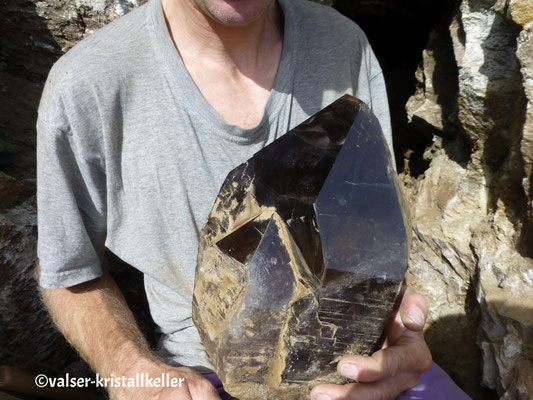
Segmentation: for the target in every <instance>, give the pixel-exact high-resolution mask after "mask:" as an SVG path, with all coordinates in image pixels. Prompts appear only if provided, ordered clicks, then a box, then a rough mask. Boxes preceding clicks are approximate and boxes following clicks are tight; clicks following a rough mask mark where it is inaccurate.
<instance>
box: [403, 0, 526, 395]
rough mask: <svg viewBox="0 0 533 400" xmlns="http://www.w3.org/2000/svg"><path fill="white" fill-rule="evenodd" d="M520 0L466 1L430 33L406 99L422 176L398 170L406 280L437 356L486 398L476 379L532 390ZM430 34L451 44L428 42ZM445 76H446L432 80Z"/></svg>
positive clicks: (512, 391)
mask: <svg viewBox="0 0 533 400" xmlns="http://www.w3.org/2000/svg"><path fill="white" fill-rule="evenodd" d="M525 3H528V2H527V1H526V2H520V1H514V2H513V1H511V2H497V1H488V0H463V1H462V2H461V3H460V9H459V11H458V12H457V13H456V14H455V16H454V18H453V20H452V21H451V23H446V22H445V23H444V25H443V26H442V27H440V28H437V29H436V30H435V31H434V33H433V36H432V38H433V39H432V40H430V41H429V43H428V45H427V49H426V51H425V52H424V61H423V64H422V65H421V68H420V69H419V71H418V73H417V74H418V76H419V85H418V90H417V92H416V93H415V95H414V96H413V97H412V98H411V99H410V101H409V102H408V104H407V111H408V114H409V116H410V119H411V124H410V128H411V129H412V130H413V132H421V131H423V133H424V134H426V135H427V134H431V135H432V136H431V137H432V140H431V143H430V144H429V146H428V147H427V148H426V149H425V150H424V153H423V157H424V158H425V160H426V161H427V162H428V168H427V169H426V170H425V171H424V174H423V176H418V177H415V176H411V175H410V174H409V170H408V168H405V169H404V175H403V176H402V181H403V183H404V185H405V191H406V194H407V196H408V198H409V200H410V201H409V203H410V204H411V212H412V216H413V226H414V230H415V239H414V243H413V244H414V246H413V248H412V252H411V260H410V268H409V272H408V282H409V283H410V284H411V285H413V286H415V287H416V288H418V289H419V291H421V292H422V293H423V294H425V295H426V297H427V298H428V299H429V302H430V305H431V306H430V327H429V329H428V331H427V332H426V338H427V340H428V342H429V344H430V347H431V348H432V352H433V355H434V358H435V360H436V361H437V362H439V363H440V364H441V365H443V366H444V368H445V369H446V370H448V371H449V372H450V373H451V375H452V377H453V378H454V379H455V380H456V381H457V382H458V383H459V384H460V385H461V386H462V387H464V388H465V389H466V390H467V391H468V392H469V394H470V395H471V396H472V397H473V398H475V399H488V398H493V395H491V393H490V392H489V391H483V389H482V388H480V387H479V385H478V384H477V382H479V381H481V383H482V384H483V385H484V386H485V387H488V388H491V389H494V390H496V391H497V392H498V395H499V397H500V398H502V399H527V398H530V394H531V393H533V392H532V387H533V381H532V379H533V378H532V377H533V364H532V363H531V361H530V360H531V358H532V355H533V352H532V350H533V348H532V347H531V339H530V338H531V337H532V336H531V329H532V324H531V315H533V311H532V309H531V308H532V307H531V304H533V280H531V277H530V276H531V274H532V271H533V260H532V259H531V255H532V249H533V245H532V244H533V242H532V236H531V229H532V222H533V220H532V218H531V216H532V213H531V210H532V203H531V201H532V191H531V179H532V174H531V169H532V167H531V166H532V154H533V152H532V150H533V149H532V147H531V143H532V135H533V129H532V128H533V125H532V123H531V99H532V98H533V91H532V84H531V81H532V74H531V71H532V68H533V51H532V49H533V45H532V44H531V39H530V38H531V26H530V25H526V26H525V27H524V28H522V27H521V26H520V25H522V24H523V23H524V22H525V20H524V19H523V18H526V17H527V13H526V14H525V13H523V12H518V11H519V10H524V8H523V7H524V5H525ZM529 3H530V2H529ZM521 7H522V8H521ZM529 7H531V6H529ZM526 8H527V6H526ZM519 17H520V18H519ZM447 26H449V31H447V30H446V29H445V27H447ZM521 30H522V32H520V31H521ZM435 38H436V43H437V44H439V45H443V44H445V43H447V42H449V40H450V38H451V40H452V44H450V45H449V46H447V47H446V48H445V49H444V50H445V51H444V52H442V51H439V52H436V51H433V50H434V49H435V40H434V39H435ZM450 55H451V56H453V57H454V58H455V63H450ZM454 64H455V65H454ZM439 69H440V71H439ZM455 71H456V72H455ZM454 75H455V76H456V78H455V81H453V80H452V77H453V76H454ZM443 76H448V78H447V80H448V82H449V84H448V86H447V87H446V86H443V87H441V88H440V89H437V86H436V85H434V82H435V81H436V80H437V79H440V78H442V77H443ZM406 164H407V165H408V161H406ZM473 338H477V339H476V342H477V343H474V340H473ZM476 344H477V346H476ZM478 349H480V350H481V354H480V353H479V351H478ZM480 365H481V368H479V366H480Z"/></svg>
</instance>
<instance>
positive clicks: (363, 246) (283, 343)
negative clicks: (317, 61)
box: [193, 95, 410, 400]
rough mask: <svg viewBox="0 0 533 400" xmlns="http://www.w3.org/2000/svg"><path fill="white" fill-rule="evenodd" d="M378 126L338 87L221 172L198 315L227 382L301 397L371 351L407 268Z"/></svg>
mask: <svg viewBox="0 0 533 400" xmlns="http://www.w3.org/2000/svg"><path fill="white" fill-rule="evenodd" d="M409 232H410V228H409V223H408V217H407V212H406V208H405V206H404V205H403V200H402V196H401V194H400V190H399V187H398V183H397V180H396V174H395V172H394V169H393V167H392V162H391V158H390V154H389V151H388V147H387V144H386V142H385V139H384V137H383V133H382V131H381V128H380V125H379V122H378V120H377V118H376V117H375V116H374V114H373V113H372V112H371V111H370V110H369V109H368V108H367V106H366V105H365V104H364V103H362V102H361V101H359V100H358V99H356V98H354V97H351V96H348V95H346V96H344V97H342V98H340V99H339V100H337V101H335V102H334V103H332V104H331V105H329V106H327V107H326V108H324V109H323V110H322V111H320V112H318V113H317V114H315V115H313V116H312V117H311V118H309V119H308V120H306V121H305V122H303V123H302V124H300V125H299V126H297V127H296V128H294V129H292V130H291V131H289V132H288V133H287V134H285V135H284V136H282V137H281V138H279V139H277V140H276V141H274V142H273V143H271V144H270V145H268V146H266V147H265V148H264V149H262V150H261V151H259V152H258V153H256V154H255V155H254V156H253V157H252V158H251V159H249V160H248V161H247V162H245V163H244V164H242V165H240V166H238V167H237V168H235V169H234V170H233V171H231V173H230V174H229V175H228V177H227V178H226V180H225V182H224V184H223V185H222V188H221V189H220V193H219V195H218V197H217V199H216V201H215V204H214V206H213V209H212V211H211V214H210V215H209V218H208V220H207V222H206V224H205V226H204V227H203V230H202V232H201V237H200V245H199V254H198V265H197V268H196V279H195V287H194V298H193V319H194V322H195V324H196V326H197V328H198V330H199V332H200V335H201V338H202V341H203V343H204V345H205V348H206V351H207V353H208V355H209V357H210V359H211V361H212V363H213V365H214V367H215V369H216V372H217V373H218V375H219V376H220V378H221V380H222V382H223V383H224V386H225V388H226V390H227V391H228V392H229V393H230V394H232V395H233V396H235V397H238V398H239V399H241V400H248V399H250V400H251V399H254V400H255V399H269V400H271V399H304V398H306V396H308V393H309V390H310V388H311V387H312V386H314V385H315V384H317V383H320V382H331V383H341V382H343V380H342V378H340V376H339V375H338V374H337V373H336V369H335V368H336V363H337V361H338V360H339V359H340V358H341V357H342V356H344V355H347V354H369V353H371V352H373V351H374V350H375V349H376V346H377V345H378V343H379V340H380V336H381V334H382V331H383V328H384V326H385V324H386V323H387V321H388V319H389V317H390V314H391V311H392V309H393V306H394V303H395V300H396V297H397V295H398V293H399V290H400V286H401V284H402V281H403V279H404V274H405V270H406V267H407V258H408V248H409V239H408V233H409Z"/></svg>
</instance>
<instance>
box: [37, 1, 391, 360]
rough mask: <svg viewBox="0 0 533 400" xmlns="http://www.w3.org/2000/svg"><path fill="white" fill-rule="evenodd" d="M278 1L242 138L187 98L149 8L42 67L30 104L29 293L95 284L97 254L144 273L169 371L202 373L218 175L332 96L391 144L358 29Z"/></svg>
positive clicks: (195, 95)
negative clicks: (34, 110) (206, 270)
mask: <svg viewBox="0 0 533 400" xmlns="http://www.w3.org/2000/svg"><path fill="white" fill-rule="evenodd" d="M279 3H280V4H281V6H282V9H283V12H284V15H285V30H284V42H283V52H282V58H281V64H280V67H279V71H278V75H277V79H276V82H275V84H274V88H273V89H272V92H271V94H270V98H269V99H268V102H267V105H266V108H265V112H264V115H263V118H262V120H261V122H259V124H258V125H257V126H256V127H254V128H251V129H241V128H240V127H238V126H235V125H230V124H228V123H227V122H225V121H224V119H223V118H222V117H221V116H220V115H219V114H218V113H217V112H216V110H215V109H214V108H213V107H212V106H211V105H210V104H209V103H208V102H207V101H206V99H205V98H204V97H203V96H202V94H201V93H200V92H199V90H198V88H197V87H196V86H195V84H194V82H193V80H192V79H191V77H190V75H189V73H188V72H187V70H186V68H185V66H184V64H183V62H182V61H181V59H180V57H179V54H178V52H177V51H176V49H175V47H174V45H173V42H172V40H171V38H170V35H169V32H168V30H167V27H166V24H165V20H164V17H163V11H162V7H161V0H151V1H150V2H149V3H147V4H145V5H144V6H141V7H139V8H138V9H136V10H134V11H132V12H131V13H129V14H128V15H126V16H124V17H122V18H120V19H118V20H116V21H115V22H113V23H111V24H109V25H108V26H106V27H104V28H103V29H101V30H99V31H98V32H96V33H94V34H93V35H91V36H90V37H89V38H87V39H85V40H83V41H82V42H80V43H79V44H78V45H76V46H75V47H74V48H73V49H71V50H70V51H69V52H68V53H67V54H66V55H64V56H63V57H62V58H61V59H60V60H59V61H58V62H57V63H56V64H55V65H54V67H53V69H52V71H51V72H50V75H49V77H48V81H47V83H46V87H45V90H44V93H43V97H42V100H41V104H40V108H39V119H38V123H37V128H38V146H37V147H38V148H37V157H38V171H37V173H38V177H37V185H38V228H39V240H38V256H39V259H40V266H41V276H40V284H41V286H43V287H45V288H58V287H68V286H72V285H76V284H78V283H81V282H85V281H88V280H90V279H94V278H96V277H98V276H100V275H101V274H102V270H101V265H100V259H101V257H102V255H103V251H104V247H105V246H106V247H108V248H109V249H110V250H111V251H112V252H113V253H115V254H116V255H117V256H119V257H120V258H121V259H122V260H124V261H125V262H127V263H129V264H130V265H132V266H133V267H135V268H137V269H138V270H140V271H142V272H143V273H144V278H145V279H144V282H145V288H146V292H147V296H148V300H149V304H150V311H151V314H152V316H153V319H154V320H155V322H156V323H157V324H158V326H159V330H160V333H161V337H160V341H159V345H158V351H159V352H160V354H161V355H162V356H163V357H164V358H165V359H166V361H167V362H169V363H171V364H182V365H187V366H191V367H197V368H198V369H200V370H205V369H211V368H212V366H211V364H210V362H209V360H208V359H207V357H206V355H205V352H204V349H203V346H202V344H201V342H200V338H199V335H198V332H197V330H196V328H195V327H194V324H193V322H192V319H191V299H192V290H193V284H194V272H195V265H196V255H197V244H198V233H199V231H200V229H201V227H202V225H203V223H204V221H205V220H206V218H207V216H208V214H209V212H210V210H211V207H212V205H213V202H214V200H215V197H216V195H217V193H218V190H219V188H220V186H221V184H222V182H223V181H224V179H225V177H226V175H227V174H228V172H229V171H231V170H232V169H233V168H234V167H236V166H237V165H238V164H240V163H242V162H244V161H245V160H247V159H248V158H250V157H251V156H252V155H253V154H254V153H255V152H257V151H258V150H260V149H261V148H263V147H264V146H265V145H267V144H269V143H270V142H272V141H273V140H274V139H276V138H278V137H279V136H280V135H283V134H284V133H285V132H287V131H288V130H289V129H291V128H293V127H294V126H296V125H297V124H299V123H300V122H302V121H304V120H305V119H307V118H308V117H309V116H310V115H312V114H314V113H315V112H317V111H319V110H320V109H322V108H323V107H325V106H326V105H328V104H330V103H331V102H333V101H334V100H336V99H337V98H339V97H340V96H342V95H343V94H345V93H349V94H353V95H355V96H356V97H359V98H360V99H362V100H363V101H365V102H366V103H367V104H368V105H369V106H370V107H371V108H372V110H373V111H374V112H375V114H376V115H377V117H378V118H379V120H380V122H381V125H382V127H383V129H384V132H385V135H386V137H387V140H388V141H389V145H391V137H390V121H389V111H388V104H387V96H386V91H385V85H384V81H383V76H382V73H381V69H380V67H379V65H378V62H377V61H376V59H375V57H374V55H373V53H372V50H371V48H370V46H369V44H368V41H367V39H366V37H365V35H364V34H363V33H362V31H361V30H360V29H359V28H358V27H357V26H356V25H355V24H354V23H353V22H351V21H350V20H348V19H347V18H345V17H343V16H341V15H340V14H339V13H337V12H336V11H335V10H333V9H331V8H328V7H325V6H321V5H318V4H315V3H312V2H308V1H307V0H279ZM391 147H392V146H391ZM280 179H283V177H280ZM88 329H89V328H88Z"/></svg>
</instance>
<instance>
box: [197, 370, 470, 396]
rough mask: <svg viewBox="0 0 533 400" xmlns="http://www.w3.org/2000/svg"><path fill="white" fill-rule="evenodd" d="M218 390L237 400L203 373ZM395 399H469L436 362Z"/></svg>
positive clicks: (211, 377)
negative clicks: (413, 385)
mask: <svg viewBox="0 0 533 400" xmlns="http://www.w3.org/2000/svg"><path fill="white" fill-rule="evenodd" d="M204 377H205V378H207V379H208V380H209V382H211V383H212V384H213V385H214V386H215V387H216V388H217V390H218V394H219V395H220V398H221V399H222V400H238V399H236V398H235V397H233V396H231V395H230V394H228V393H227V392H226V391H225V390H224V388H223V387H222V382H221V381H220V379H219V378H218V376H217V374H215V373H210V374H204ZM396 400H471V399H470V397H469V396H467V395H466V393H465V392H463V391H462V390H461V389H459V387H458V386H457V385H456V384H455V383H454V382H453V381H452V379H451V378H450V377H449V376H448V374H447V373H446V372H444V371H443V370H442V369H441V368H440V367H439V366H438V365H437V364H435V363H433V364H432V365H431V368H429V369H428V370H427V371H426V372H424V373H423V374H422V375H421V376H420V381H419V382H418V385H416V386H415V387H414V388H412V389H409V390H406V391H405V392H403V393H402V394H400V395H399V396H398V397H397V398H396Z"/></svg>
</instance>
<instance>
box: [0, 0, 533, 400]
mask: <svg viewBox="0 0 533 400" xmlns="http://www.w3.org/2000/svg"><path fill="white" fill-rule="evenodd" d="M142 2H143V1H141V0H139V1H138V2H137V3H135V1H133V0H47V1H37V0H24V1H23V0H4V1H2V2H0V110H1V112H0V138H1V139H3V140H5V141H6V142H8V143H9V144H10V145H11V146H13V147H14V148H15V150H16V154H15V156H12V157H10V159H9V160H10V162H9V163H8V164H2V165H1V166H0V168H1V170H2V171H3V173H4V174H3V175H0V196H1V200H0V203H1V204H0V249H1V252H0V282H1V284H2V288H1V289H0V342H1V344H0V348H1V347H2V344H4V343H6V339H5V338H6V337H10V338H15V337H17V335H20V334H21V332H24V331H26V330H28V328H27V325H28V322H27V321H31V325H32V326H38V327H39V328H36V329H34V330H35V331H36V332H38V334H39V335H40V336H39V338H36V337H35V336H33V337H31V338H30V337H28V336H20V338H24V340H22V342H23V343H24V344H21V341H19V342H17V343H16V344H14V343H15V342H8V343H12V346H11V347H10V350H11V351H15V352H16V351H19V350H20V349H23V348H25V347H27V345H28V343H29V342H31V341H35V342H37V343H40V344H41V345H42V343H44V342H45V341H46V340H48V339H47V338H50V337H54V336H53V333H51V332H53V330H51V328H50V327H49V325H48V321H47V319H46V316H45V315H44V314H42V313H40V311H38V309H39V307H40V306H39V302H38V301H36V298H35V297H34V298H32V296H33V295H34V294H35V292H34V291H31V290H28V292H25V291H22V290H21V289H20V288H27V287H28V282H33V281H32V279H33V278H32V277H31V265H32V264H33V262H34V258H33V257H34V256H33V254H34V253H33V249H34V242H35V207H34V200H33V196H32V195H33V193H34V180H33V179H34V176H35V165H34V147H35V131H34V125H35V119H36V108H37V104H38V101H39V96H40V92H41V90H42V84H43V82H44V78H45V76H46V74H47V71H48V69H49V68H50V66H51V64H52V63H53V62H54V60H55V59H56V58H57V57H59V55H61V54H62V52H63V51H65V50H67V49H68V48H70V47H71V46H72V45H73V44H74V43H75V42H77V41H78V40H80V39H81V38H83V37H84V36H85V35H87V34H89V33H90V32H91V31H92V30H94V29H96V28H97V27H99V26H101V25H102V24H104V23H106V22H108V21H109V20H111V19H113V18H114V17H115V16H116V15H119V14H121V13H123V12H124V11H126V10H127V9H128V8H130V7H134V6H135V5H136V4H140V3H142ZM323 2H324V3H328V4H329V3H333V6H334V7H336V8H338V9H340V10H342V11H343V12H344V13H345V14H347V15H349V16H350V17H354V18H356V19H357V21H358V22H359V23H360V24H361V26H363V28H365V30H366V32H367V34H368V35H369V38H370V40H371V43H372V44H373V46H374V49H375V50H376V53H377V55H378V58H379V59H380V61H381V62H382V64H383V65H382V66H383V69H384V71H385V78H386V80H387V81H388V84H389V96H390V99H391V103H392V106H393V108H392V109H393V115H392V117H393V123H394V127H393V128H394V135H395V137H394V139H395V143H396V145H397V148H396V150H397V155H399V156H400V159H399V160H398V161H399V162H398V163H397V164H398V165H399V168H400V169H402V168H403V183H404V187H405V192H406V194H407V195H408V197H409V203H410V205H411V211H412V213H411V214H412V217H413V222H414V234H415V235H414V242H413V248H412V258H411V263H410V272H409V276H408V278H409V279H408V280H409V282H410V283H411V284H413V285H414V286H416V287H417V288H418V289H419V290H420V291H421V292H423V293H425V294H426V296H427V297H428V299H429V300H430V303H431V311H430V315H431V325H430V327H429V329H428V330H427V333H426V336H427V338H428V341H429V343H430V345H431V347H432V351H433V354H434V356H435V359H436V360H437V361H438V362H439V363H440V364H442V365H443V366H444V367H445V369H446V370H447V372H449V373H451V374H452V376H453V377H454V379H455V380H456V381H458V382H459V383H460V385H461V386H462V387H464V388H466V389H467V391H468V392H469V394H471V395H472V396H473V397H474V398H475V399H483V400H485V399H489V398H491V395H490V392H482V391H480V388H479V385H478V383H477V382H478V381H482V382H483V383H484V384H485V385H486V386H488V387H491V388H494V389H495V390H497V391H498V393H499V395H500V397H502V398H506V399H523V398H528V394H527V393H533V383H532V382H531V379H532V378H531V377H532V376H533V369H532V366H531V359H533V349H532V343H531V340H532V339H531V338H532V337H533V335H532V332H531V327H532V324H533V323H532V321H531V315H532V312H531V308H532V306H531V304H533V299H532V298H531V293H533V290H532V285H533V272H532V271H533V265H532V261H531V257H532V252H533V251H532V250H533V243H532V237H533V227H532V223H533V205H532V198H533V189H532V187H533V185H532V168H533V167H532V165H533V163H532V162H533V160H532V158H533V138H532V132H533V106H532V104H533V87H532V86H533V83H532V82H533V60H532V58H533V56H532V53H533V44H532V41H533V39H532V36H533V33H532V32H533V27H532V25H531V24H532V23H531V20H532V13H533V7H532V6H531V0H463V1H461V0H457V1H454V0H451V1H447V2H435V1H428V0H406V1H404V2H397V1H391V0H357V1H355V0H335V1H333V2H331V1H327V0H326V1H323ZM441 3H445V4H447V5H448V6H449V7H448V6H447V8H450V9H452V10H453V7H454V5H456V6H457V10H455V11H454V12H452V13H451V14H450V18H449V19H448V20H445V21H444V22H443V24H442V25H440V26H439V27H437V28H436V29H435V30H434V31H433V32H432V34H431V35H430V40H429V41H428V43H427V45H426V49H425V51H424V53H423V60H422V64H421V65H420V68H419V69H418V71H417V72H416V77H417V80H418V84H417V89H416V92H415V93H414V95H413V96H412V97H411V99H410V100H409V102H408V104H407V114H408V116H409V124H408V125H407V127H405V129H404V127H403V125H402V124H403V123H404V120H406V115H405V113H404V112H402V108H403V104H405V103H406V101H407V97H408V94H407V95H406V93H409V90H411V91H412V89H411V87H410V85H411V83H412V77H413V76H414V75H415V74H414V70H413V71H411V70H410V65H408V63H407V62H405V63H403V60H404V59H402V58H401V57H403V56H404V55H405V54H409V57H418V51H419V48H418V47H417V46H424V42H425V41H426V37H427V31H424V29H426V28H428V29H429V27H430V26H431V25H432V24H434V21H435V20H436V17H435V16H438V15H439V14H440V11H439V10H438V8H437V7H440V5H439V4H441ZM361 16H362V17H361ZM452 17H453V20H452ZM365 21H367V24H366V25H365ZM405 21H407V23H405ZM402 23H403V25H402ZM383 26H386V27H387V29H383ZM407 26H408V27H409V29H410V30H409V29H406V27H407ZM419 27H422V28H420V29H421V30H418V29H419ZM406 31H409V32H410V35H408V36H406V34H405V32H406ZM390 32H395V34H394V35H391V33H390ZM391 43H392V45H391ZM420 48H421V47H420ZM396 60H400V61H399V63H398V64H394V62H395V61H396ZM402 63H403V64H402ZM415 64H416V61H415ZM426 144H427V146H426ZM402 158H404V160H403V161H404V162H402ZM6 175H7V176H6ZM6 193H9V194H8V195H7V194H6ZM33 284H34V283H33ZM22 300H24V301H22ZM14 310H17V311H16V312H14ZM24 314H26V315H30V314H31V315H32V318H35V319H29V318H24ZM15 317H18V319H17V318H15ZM39 318H44V319H43V320H40V321H37V320H36V319H39ZM6 326H9V327H10V331H9V332H8V333H6V332H7V330H6V328H5V327H6ZM10 340H11V339H10ZM476 342H477V343H476ZM58 346H61V345H58ZM58 349H59V350H57V353H58V354H65V353H63V351H64V350H61V347H58ZM480 349H481V350H480ZM24 355H25V356H26V357H28V358H30V359H31V358H32V357H35V358H34V360H39V362H45V363H46V362H50V363H51V364H54V363H56V360H57V359H54V358H53V357H52V358H50V356H49V355H50V351H49V349H47V348H46V347H45V348H44V349H43V348H41V347H39V346H37V347H36V348H35V349H33V348H32V350H31V351H27V349H25V353H24ZM41 355H42V357H41ZM4 356H5V354H2V355H0V358H1V359H2V361H4V360H10V359H9V358H7V359H6V358H5V357H4ZM58 358H60V357H58ZM67 358H68V357H67V356H65V357H64V359H67ZM18 362H21V361H20V358H19V361H18Z"/></svg>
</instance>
